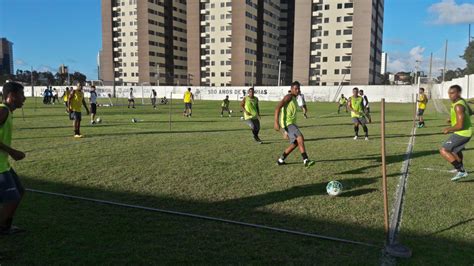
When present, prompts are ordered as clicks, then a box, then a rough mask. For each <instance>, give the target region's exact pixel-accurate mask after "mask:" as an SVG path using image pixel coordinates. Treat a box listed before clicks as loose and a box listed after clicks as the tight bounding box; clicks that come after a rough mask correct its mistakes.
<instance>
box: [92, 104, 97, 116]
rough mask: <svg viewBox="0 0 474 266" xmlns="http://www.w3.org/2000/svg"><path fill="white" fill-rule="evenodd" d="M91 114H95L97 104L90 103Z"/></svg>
mask: <svg viewBox="0 0 474 266" xmlns="http://www.w3.org/2000/svg"><path fill="white" fill-rule="evenodd" d="M91 114H93V115H95V114H97V104H95V103H91Z"/></svg>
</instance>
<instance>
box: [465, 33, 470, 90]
mask: <svg viewBox="0 0 474 266" xmlns="http://www.w3.org/2000/svg"><path fill="white" fill-rule="evenodd" d="M468 36H469V37H468V38H467V47H469V45H470V44H471V24H469V34H468ZM466 70H469V68H466ZM469 89H470V86H469V71H468V72H467V97H466V98H468V99H469Z"/></svg>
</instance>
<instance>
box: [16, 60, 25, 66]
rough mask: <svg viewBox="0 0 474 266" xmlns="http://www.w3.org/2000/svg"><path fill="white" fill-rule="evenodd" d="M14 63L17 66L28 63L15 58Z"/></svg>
mask: <svg viewBox="0 0 474 266" xmlns="http://www.w3.org/2000/svg"><path fill="white" fill-rule="evenodd" d="M15 65H17V66H26V65H28V63H26V62H25V61H23V60H22V59H16V60H15Z"/></svg>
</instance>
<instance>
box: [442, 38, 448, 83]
mask: <svg viewBox="0 0 474 266" xmlns="http://www.w3.org/2000/svg"><path fill="white" fill-rule="evenodd" d="M447 61H448V40H446V47H445V49H444V67H443V84H444V79H445V77H446V62H447Z"/></svg>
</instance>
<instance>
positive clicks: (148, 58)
mask: <svg viewBox="0 0 474 266" xmlns="http://www.w3.org/2000/svg"><path fill="white" fill-rule="evenodd" d="M186 42H187V39H186V0H148V1H145V0H143V1H142V0H102V52H101V59H100V61H101V64H100V71H101V74H100V76H101V78H102V80H103V81H104V83H106V84H107V83H111V82H115V84H124V85H125V84H126V85H138V84H150V85H156V84H162V85H176V84H187V82H188V75H187V55H186Z"/></svg>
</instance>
